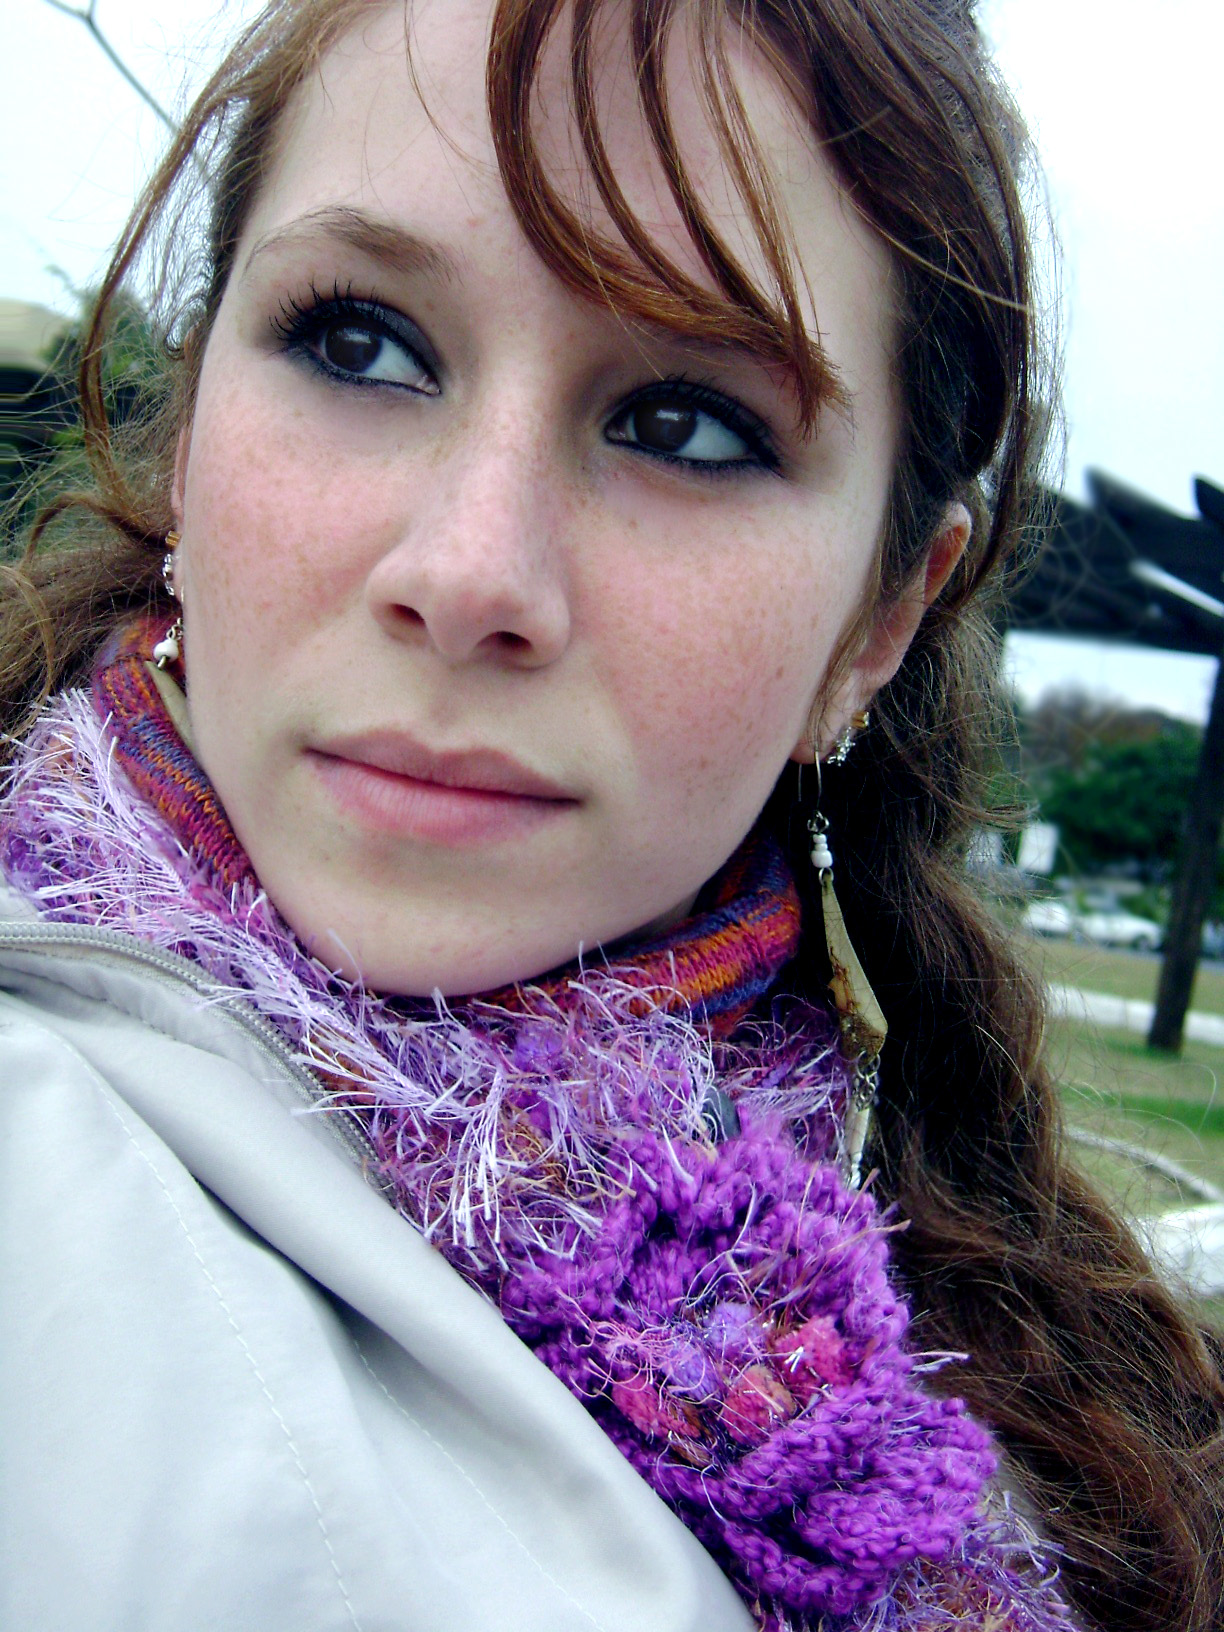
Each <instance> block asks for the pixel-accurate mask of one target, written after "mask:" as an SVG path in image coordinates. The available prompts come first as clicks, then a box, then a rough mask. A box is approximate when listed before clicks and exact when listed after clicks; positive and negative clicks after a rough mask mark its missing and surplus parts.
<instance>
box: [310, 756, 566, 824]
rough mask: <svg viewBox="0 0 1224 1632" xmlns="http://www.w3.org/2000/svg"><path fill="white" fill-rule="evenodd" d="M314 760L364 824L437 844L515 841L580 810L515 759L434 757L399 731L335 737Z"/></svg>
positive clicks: (562, 791) (343, 802)
mask: <svg viewBox="0 0 1224 1632" xmlns="http://www.w3.org/2000/svg"><path fill="white" fill-rule="evenodd" d="M309 757H310V759H311V760H312V762H313V764H314V766H315V769H316V770H317V771H318V773H319V775H320V776H321V777H322V779H323V781H324V783H325V784H326V786H327V787H328V788H329V789H330V790H331V793H332V795H333V797H334V798H335V799H336V800H337V802H338V803H339V804H340V806H341V807H342V808H343V809H344V810H345V811H347V812H348V813H349V814H350V815H352V816H355V817H356V818H357V819H358V820H359V821H360V822H361V823H362V825H365V826H372V827H375V828H377V829H381V830H382V831H383V832H390V833H395V834H402V835H403V836H404V837H406V838H416V839H423V840H426V841H427V842H431V843H435V844H460V845H462V844H480V843H489V842H494V841H496V840H499V839H509V838H513V837H515V836H516V835H519V834H523V833H525V832H528V831H529V830H530V829H532V828H534V827H537V826H538V825H539V824H540V823H541V822H544V821H548V820H550V819H551V818H552V817H554V816H557V815H559V814H561V812H563V811H565V810H570V809H572V808H573V807H574V806H575V805H576V804H577V803H578V800H577V799H576V798H575V796H574V795H573V794H571V793H568V792H567V791H566V790H565V789H564V788H562V787H559V786H558V785H557V784H556V783H554V782H550V781H549V780H548V779H547V778H546V777H542V776H538V775H537V774H536V773H535V772H534V771H531V770H528V769H527V767H526V766H524V765H521V764H520V763H519V762H518V761H517V760H515V759H512V758H511V757H510V756H509V755H507V754H502V753H498V752H497V751H496V750H494V749H489V748H477V749H473V750H470V751H468V752H464V753H434V752H432V751H431V750H430V749H427V748H425V747H423V746H422V745H421V744H420V743H417V742H415V741H413V739H412V738H410V737H406V736H403V735H401V734H400V733H399V732H372V733H369V734H367V735H363V736H355V737H343V738H333V739H331V740H329V741H327V742H324V743H322V744H320V745H318V746H317V747H312V748H311V749H310V750H309Z"/></svg>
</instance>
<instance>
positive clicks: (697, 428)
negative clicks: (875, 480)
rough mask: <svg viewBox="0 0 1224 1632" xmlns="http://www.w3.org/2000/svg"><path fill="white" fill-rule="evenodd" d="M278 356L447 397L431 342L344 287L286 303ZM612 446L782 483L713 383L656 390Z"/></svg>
mask: <svg viewBox="0 0 1224 1632" xmlns="http://www.w3.org/2000/svg"><path fill="white" fill-rule="evenodd" d="M271 327H272V331H273V334H274V336H275V337H276V342H277V344H278V346H279V347H280V348H281V349H282V350H283V351H284V352H286V353H287V354H288V355H290V356H293V357H295V358H298V359H300V360H301V361H302V362H303V363H304V364H305V365H306V366H307V367H309V368H311V369H313V370H314V371H315V372H316V373H318V374H320V375H322V376H323V377H324V378H326V379H327V380H329V381H331V382H333V383H335V384H337V385H340V386H342V387H346V388H348V389H352V390H380V391H392V392H403V393H406V394H408V395H409V396H415V397H438V396H441V395H442V391H443V370H442V367H441V364H440V362H439V360H438V359H437V357H436V355H435V353H434V352H433V348H432V347H431V346H430V344H429V342H428V340H427V339H426V337H425V336H424V335H423V334H422V333H421V331H420V330H419V329H418V328H417V326H416V324H415V323H413V322H412V321H411V320H410V319H409V318H407V317H405V316H404V314H403V313H401V312H398V311H396V310H395V309H394V308H393V307H389V306H386V305H385V304H384V303H383V302H381V301H379V300H377V299H374V298H366V297H363V296H359V295H356V294H355V293H354V292H353V289H352V286H351V285H349V286H348V287H346V288H341V286H340V284H339V283H336V284H335V285H334V287H333V289H332V291H331V292H330V293H329V294H323V293H321V292H320V291H319V290H318V289H317V288H316V287H315V285H314V284H311V285H310V289H309V294H308V296H307V297H306V298H305V299H299V298H297V297H295V296H286V297H284V298H283V299H282V300H281V302H280V306H279V310H278V311H277V313H276V314H275V315H274V316H273V317H272V319H271ZM603 435H604V439H605V441H607V442H608V443H610V444H612V445H613V446H618V447H624V448H626V449H628V450H629V451H630V452H632V453H634V454H635V455H637V456H639V457H642V458H645V459H649V460H651V461H652V462H654V463H656V464H664V465H669V466H671V467H673V468H677V469H680V470H682V471H685V472H689V473H692V474H693V475H695V476H698V477H705V478H713V477H718V476H728V475H730V476H735V475H738V476H745V475H751V474H760V473H769V474H778V473H780V471H781V468H782V460H781V458H780V456H779V454H778V451H777V448H776V446H775V443H774V439H773V436H772V434H771V432H770V430H769V427H768V426H767V425H766V424H765V422H764V421H763V420H761V419H760V418H759V417H758V416H757V415H756V414H754V413H752V411H751V410H750V409H748V408H747V407H745V406H744V404H743V403H741V402H737V401H736V400H735V399H734V398H733V397H729V396H727V395H726V394H725V393H724V392H722V391H720V390H719V389H718V388H717V387H716V386H714V385H712V384H711V383H709V382H708V381H704V380H694V379H690V378H688V377H687V376H684V375H676V376H672V377H669V378H665V379H661V380H652V381H651V382H650V383H649V384H648V385H644V386H641V387H639V388H638V389H637V390H635V391H633V392H632V393H631V394H630V395H629V397H628V398H627V399H625V400H623V401H622V402H620V403H619V404H618V405H617V406H616V408H615V409H614V410H613V411H612V413H611V414H610V416H609V417H608V418H607V419H606V420H605V422H604V427H603Z"/></svg>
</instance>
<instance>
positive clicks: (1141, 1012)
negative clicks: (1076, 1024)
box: [1049, 986, 1224, 1048]
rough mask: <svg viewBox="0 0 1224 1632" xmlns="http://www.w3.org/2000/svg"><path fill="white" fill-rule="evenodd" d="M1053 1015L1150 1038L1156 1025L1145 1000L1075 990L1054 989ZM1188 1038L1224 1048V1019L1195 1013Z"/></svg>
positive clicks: (1151, 1006)
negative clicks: (1148, 1033) (1149, 1030)
mask: <svg viewBox="0 0 1224 1632" xmlns="http://www.w3.org/2000/svg"><path fill="white" fill-rule="evenodd" d="M1049 993H1050V1012H1051V1013H1052V1014H1056V1015H1061V1016H1065V1017H1066V1018H1067V1019H1069V1020H1089V1021H1091V1022H1092V1024H1093V1025H1094V1026H1111V1027H1114V1028H1116V1029H1117V1030H1120V1031H1137V1032H1140V1033H1144V1034H1146V1032H1147V1030H1148V1028H1149V1027H1150V1026H1151V1024H1152V1013H1153V1010H1154V1008H1155V1005H1154V1004H1152V1003H1149V1002H1147V1001H1146V1000H1145V999H1144V998H1141V997H1114V995H1113V994H1112V992H1081V991H1080V990H1079V989H1078V987H1075V986H1051V987H1050V988H1049ZM1186 1036H1187V1037H1188V1038H1190V1039H1191V1041H1192V1042H1196V1043H1214V1044H1215V1046H1216V1047H1217V1048H1224V1015H1220V1014H1204V1013H1203V1012H1202V1011H1201V1010H1200V1009H1191V1010H1190V1012H1189V1014H1188V1015H1187V1016H1186Z"/></svg>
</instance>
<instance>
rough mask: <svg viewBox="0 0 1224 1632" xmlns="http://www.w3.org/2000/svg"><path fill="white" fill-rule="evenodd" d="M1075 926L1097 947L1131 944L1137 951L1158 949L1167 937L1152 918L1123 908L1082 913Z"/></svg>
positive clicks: (1079, 914)
mask: <svg viewBox="0 0 1224 1632" xmlns="http://www.w3.org/2000/svg"><path fill="white" fill-rule="evenodd" d="M1075 928H1076V930H1077V931H1078V933H1079V934H1081V935H1083V936H1084V938H1085V939H1086V940H1089V941H1095V942H1096V943H1097V945H1098V946H1129V947H1131V948H1133V950H1134V951H1136V952H1155V950H1156V948H1157V947H1158V946H1159V945H1160V943H1161V941H1163V940H1164V931H1163V930H1162V929H1161V927H1160V925H1159V924H1157V923H1153V921H1152V920H1151V919H1150V918H1139V917H1136V915H1135V914H1134V913H1133V912H1123V911H1122V909H1121V908H1120V907H1118V908H1114V909H1113V910H1111V911H1108V912H1081V913H1078V914H1077V915H1076V921H1075Z"/></svg>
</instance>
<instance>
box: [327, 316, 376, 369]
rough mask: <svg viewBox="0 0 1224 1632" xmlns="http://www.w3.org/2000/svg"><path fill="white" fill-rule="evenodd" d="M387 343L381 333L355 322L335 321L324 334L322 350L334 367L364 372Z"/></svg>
mask: <svg viewBox="0 0 1224 1632" xmlns="http://www.w3.org/2000/svg"><path fill="white" fill-rule="evenodd" d="M385 344H386V342H385V341H384V339H383V337H382V335H381V334H374V333H372V332H371V331H370V330H369V329H367V328H360V327H358V326H357V325H356V324H353V323H335V324H333V325H332V326H331V327H330V328H329V329H327V330H325V332H324V333H323V335H322V344H321V346H320V350H321V351H322V353H323V356H324V357H325V358H326V360H327V361H328V362H329V363H331V365H332V367H333V368H340V369H344V370H345V371H346V372H347V373H350V374H364V373H365V371H366V369H368V368H370V367H371V366H372V365H373V364H374V363H375V362H376V361H377V360H378V354H379V352H380V351H381V350H382V348H383V346H384V345H385Z"/></svg>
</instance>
